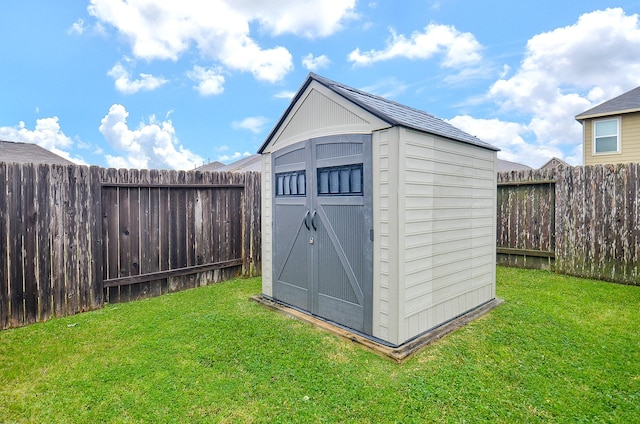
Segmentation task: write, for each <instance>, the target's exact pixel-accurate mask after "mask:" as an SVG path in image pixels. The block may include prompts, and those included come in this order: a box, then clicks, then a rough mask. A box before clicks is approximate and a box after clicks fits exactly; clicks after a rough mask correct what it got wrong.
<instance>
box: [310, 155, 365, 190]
mask: <svg viewBox="0 0 640 424" xmlns="http://www.w3.org/2000/svg"><path fill="white" fill-rule="evenodd" d="M318 195H319V196H362V164H361V163H360V164H356V165H346V166H332V167H329V168H318Z"/></svg>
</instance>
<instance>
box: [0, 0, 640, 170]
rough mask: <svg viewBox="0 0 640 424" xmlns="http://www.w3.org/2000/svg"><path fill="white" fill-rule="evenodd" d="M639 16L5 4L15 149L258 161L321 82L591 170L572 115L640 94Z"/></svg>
mask: <svg viewBox="0 0 640 424" xmlns="http://www.w3.org/2000/svg"><path fill="white" fill-rule="evenodd" d="M62 4H63V5H64V6H63V7H61V5H62ZM639 12H640V1H618V2H616V3H613V2H610V1H596V0H584V1H563V0H560V1H557V0H556V1H547V0H539V1H536V2H515V1H513V2H505V1H498V0H485V1H482V0H440V1H436V0H408V1H402V2H398V1H391V0H387V1H383V0H377V1H355V0H307V1H300V0H216V1H201V0H180V1H160V0H129V1H122V0H91V1H78V0H68V1H64V2H52V1H49V0H3V1H1V2H0V40H2V41H0V57H1V58H2V65H1V66H0V139H3V140H10V141H20V142H31V143H37V144H39V145H41V146H43V147H45V148H47V149H50V150H52V151H54V152H56V153H59V154H61V155H62V156H65V157H67V158H70V159H72V160H74V161H75V162H78V163H82V164H90V165H99V166H104V167H109V166H112V167H131V168H161V169H192V168H194V167H195V166H198V165H202V164H203V163H206V162H209V161H214V160H219V161H222V162H225V163H229V162H232V161H234V160H236V159H239V158H241V157H243V156H246V155H249V154H253V153H255V152H256V150H257V149H258V148H259V147H260V145H261V144H262V142H263V141H264V139H265V137H266V136H267V134H268V133H269V131H270V130H271V128H272V127H273V125H274V124H275V123H276V121H277V120H278V119H279V117H280V116H281V115H282V113H283V112H284V110H285V109H286V108H287V106H288V105H289V102H290V100H291V96H292V95H293V93H295V92H296V91H297V89H298V88H299V87H300V85H301V84H302V83H303V81H304V79H305V78H306V76H307V74H308V73H309V72H310V71H312V72H316V73H318V74H320V75H322V76H324V77H327V78H330V79H333V80H335V81H338V82H341V83H343V84H347V85H350V86H352V87H355V88H359V89H362V90H365V91H368V92H371V93H374V94H378V95H381V96H383V97H387V98H389V99H392V100H395V101H397V102H400V103H403V104H406V105H409V106H411V107H414V108H417V109H421V110H424V111H427V112H429V113H431V114H433V115H435V116H437V117H439V118H442V119H445V120H447V121H448V122H450V123H452V124H453V125H455V126H457V127H459V128H461V129H463V130H464V131H466V132H468V133H470V134H472V135H475V136H477V137H479V138H481V139H483V140H484V141H487V142H489V143H491V144H493V145H495V146H497V147H499V148H500V149H501V152H500V153H499V156H498V157H500V158H502V159H505V160H511V161H515V162H520V163H525V164H527V165H530V166H533V167H539V166H541V165H542V164H544V163H545V162H546V161H547V160H549V159H550V158H551V157H554V156H555V157H559V158H561V159H564V160H566V161H567V162H569V163H572V164H581V163H582V146H581V134H582V129H581V126H580V124H579V123H577V122H576V121H575V119H574V116H575V115H577V114H578V113H580V112H583V111H584V110H586V109H588V108H590V107H592V106H594V105H596V104H598V103H601V102H603V101H605V100H608V99H609V98H611V97H614V96H616V95H618V94H620V93H622V92H624V91H627V90H630V89H632V88H634V87H636V86H638V85H640V20H639V17H638V13H639ZM0 160H1V158H0Z"/></svg>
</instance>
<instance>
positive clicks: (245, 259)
mask: <svg viewBox="0 0 640 424" xmlns="http://www.w3.org/2000/svg"><path fill="white" fill-rule="evenodd" d="M0 201H1V202H0V329H4V328H9V327H17V326H21V325H25V324H29V323H33V322H38V321H45V320H47V319H49V318H50V317H52V316H64V315H71V314H75V313H78V312H82V311H87V310H92V309H97V308H101V307H102V306H103V305H104V303H105V302H122V301H128V300H133V299H138V298H141V297H150V296H156V295H159V294H163V293H166V292H169V291H176V290H182V289H186V288H191V287H196V286H199V285H203V284H207V283H208V282H211V281H220V280H223V279H227V278H230V277H232V276H235V275H239V274H244V275H257V274H259V272H260V268H261V267H260V175H259V174H258V173H244V174H230V173H215V172H213V173H211V172H195V171H192V172H184V171H158V170H149V171H148V170H122V169H121V170H116V169H103V168H98V167H85V166H60V165H19V164H6V163H0Z"/></svg>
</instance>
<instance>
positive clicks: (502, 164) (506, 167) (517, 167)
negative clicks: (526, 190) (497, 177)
mask: <svg viewBox="0 0 640 424" xmlns="http://www.w3.org/2000/svg"><path fill="white" fill-rule="evenodd" d="M530 169H533V168H531V167H530V166H528V165H524V164H522V163H517V162H509V161H508V160H502V159H496V171H497V172H510V171H526V170H530Z"/></svg>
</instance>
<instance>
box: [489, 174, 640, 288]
mask: <svg viewBox="0 0 640 424" xmlns="http://www.w3.org/2000/svg"><path fill="white" fill-rule="evenodd" d="M639 178H640V164H637V163H632V164H619V165H596V166H584V167H561V168H558V169H556V170H555V171H552V172H549V171H540V170H536V171H519V172H512V173H499V174H498V206H497V210H498V217H497V219H498V222H497V252H498V263H502V264H507V265H515V266H523V267H533V268H548V269H553V270H555V271H556V272H558V273H562V274H569V275H575V276H579V277H587V278H594V279H599V280H605V281H612V282H617V283H624V284H634V285H640V228H639V224H640V182H639V181H638V179H639Z"/></svg>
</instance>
